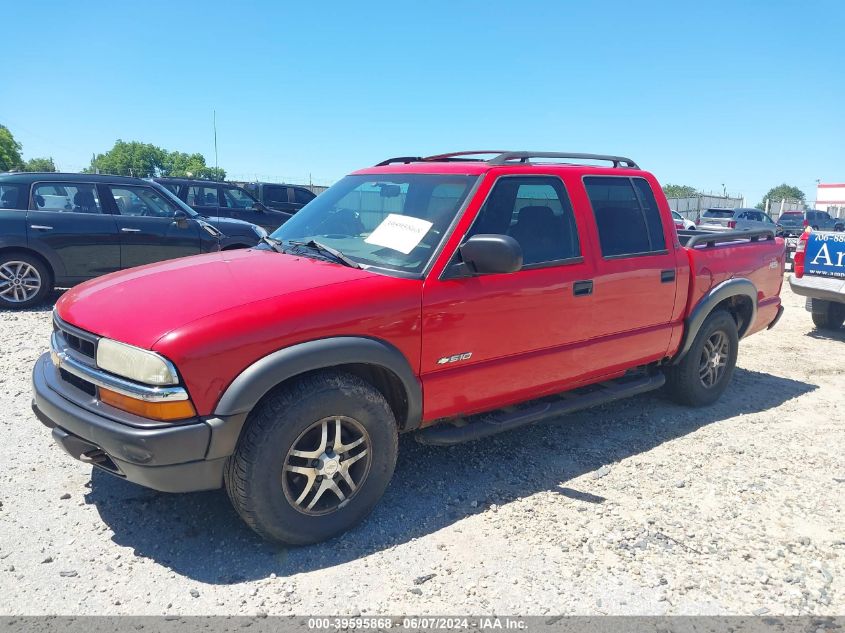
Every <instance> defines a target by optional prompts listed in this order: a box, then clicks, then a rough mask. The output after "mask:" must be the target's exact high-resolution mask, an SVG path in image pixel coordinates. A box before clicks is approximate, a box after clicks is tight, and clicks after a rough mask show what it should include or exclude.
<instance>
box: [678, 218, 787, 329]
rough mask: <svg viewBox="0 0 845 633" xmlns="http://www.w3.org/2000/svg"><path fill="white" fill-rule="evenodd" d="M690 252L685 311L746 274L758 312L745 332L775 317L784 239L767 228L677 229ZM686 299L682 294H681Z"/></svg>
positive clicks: (764, 326) (689, 310)
mask: <svg viewBox="0 0 845 633" xmlns="http://www.w3.org/2000/svg"><path fill="white" fill-rule="evenodd" d="M678 239H679V240H680V242H681V244H682V245H683V246H684V250H685V251H686V253H687V256H688V259H689V267H690V283H689V289H688V293H687V297H686V309H685V311H684V313H685V314H690V313H691V312H692V310H693V308H694V307H695V306H696V304H697V303H698V302H699V301H700V300H701V298H702V297H704V296H705V295H706V294H707V293H708V292H709V291H710V290H712V289H713V288H714V287H716V286H717V285H719V284H720V283H722V282H724V281H727V280H728V279H733V278H745V279H748V280H749V281H751V282H752V283H753V284H754V286H755V287H756V289H757V316H756V319H755V320H754V323H752V324H751V325H750V327H749V328H748V329H747V330H746V331H745V335H749V334H753V333H754V332H757V331H759V330H762V329H764V328H766V327H768V325H769V324H770V323H771V322H772V321H773V320H774V319H775V317H776V316H777V312H778V308H779V306H780V297H779V296H778V295H779V294H780V289H781V285H782V284H783V274H784V267H785V263H786V248H785V242H784V240H783V238H781V237H775V235H774V233H773V232H772V231H771V230H768V229H759V230H752V231H729V232H719V233H707V232H704V231H678ZM678 299H679V300H683V297H680V296H679V297H678Z"/></svg>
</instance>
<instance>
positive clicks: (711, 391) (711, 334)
mask: <svg viewBox="0 0 845 633" xmlns="http://www.w3.org/2000/svg"><path fill="white" fill-rule="evenodd" d="M738 350H739V335H738V333H737V327H736V321H734V318H733V317H732V316H731V315H730V314H729V313H728V312H726V311H724V310H717V311H715V312H713V313H712V314H710V316H708V317H707V319H705V321H704V323H703V324H702V326H701V329H700V330H699V331H698V334H696V336H695V339H694V340H693V342H692V346H691V347H690V349H689V351H688V352H687V354H686V356H684V357H683V358H682V359H681V361H680V362H679V363H678V364H677V365H671V366H669V367H667V368H666V387H667V391H668V393H669V395H670V396H671V397H672V399H674V400H675V401H676V402H679V403H681V404H686V405H690V406H694V407H700V406H705V405H708V404H713V403H714V402H716V400H718V399H719V397H720V396H721V395H722V393H723V392H724V391H725V389H727V387H728V384H729V383H730V381H731V377H732V376H733V371H734V367H735V366H736V357H737V352H738Z"/></svg>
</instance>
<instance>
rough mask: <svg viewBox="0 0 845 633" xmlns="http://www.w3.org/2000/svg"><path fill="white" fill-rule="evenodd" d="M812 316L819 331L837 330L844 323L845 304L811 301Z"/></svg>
mask: <svg viewBox="0 0 845 633" xmlns="http://www.w3.org/2000/svg"><path fill="white" fill-rule="evenodd" d="M812 316H813V324H814V325H815V326H816V327H817V328H819V329H820V330H838V329H839V328H841V327H842V324H843V323H845V304H842V303H835V302H833V301H819V300H818V299H813V312H812Z"/></svg>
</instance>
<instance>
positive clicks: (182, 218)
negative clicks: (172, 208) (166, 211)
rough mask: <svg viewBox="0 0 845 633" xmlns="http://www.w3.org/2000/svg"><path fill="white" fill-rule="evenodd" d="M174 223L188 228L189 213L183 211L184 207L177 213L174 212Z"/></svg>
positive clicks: (181, 227) (182, 227)
mask: <svg viewBox="0 0 845 633" xmlns="http://www.w3.org/2000/svg"><path fill="white" fill-rule="evenodd" d="M173 224H175V225H176V226H178V227H179V228H180V229H186V228H188V214H187V213H185V212H184V211H182V209H178V210H177V211H176V213H174V214H173Z"/></svg>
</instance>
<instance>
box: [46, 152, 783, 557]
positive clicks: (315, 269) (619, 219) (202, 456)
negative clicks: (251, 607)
mask: <svg viewBox="0 0 845 633" xmlns="http://www.w3.org/2000/svg"><path fill="white" fill-rule="evenodd" d="M581 159H590V161H601V160H606V161H610V163H611V165H613V166H612V167H599V166H596V165H594V164H572V163H573V161H575V162H577V161H578V160H581ZM538 160H539V161H540V162H539V163H537V162H535V161H538ZM543 161H545V162H543ZM549 161H552V162H549ZM554 161H558V162H557V163H555V162H554ZM561 161H566V163H567V164H564V163H562V162H561ZM697 233H700V235H681V236H680V240H681V242H683V243H685V244H686V246H682V245H681V244H679V241H678V240H679V236H678V234H677V233H676V231H675V230H674V228H673V226H672V216H671V213H670V211H669V206H668V203H667V201H666V198H665V197H664V195H663V193H662V190H661V188H660V185H659V184H658V182H657V180H656V179H655V178H654V176H652V175H651V174H649V173H648V172H645V171H643V170H641V169H639V167H637V165H636V164H635V163H634V161H632V160H630V159H627V158H621V157H613V156H599V155H582V154H576V155H572V154H548V153H544V154H536V153H531V152H508V153H504V154H501V155H497V156H496V157H495V158H492V159H490V160H481V159H480V158H478V157H477V153H474V152H463V153H457V154H447V155H441V156H436V157H430V158H420V159H408V158H400V159H391V160H387V161H384V162H382V163H380V164H379V165H377V166H375V167H371V168H368V169H363V170H361V171H358V172H355V173H354V174H352V175H350V176H347V177H346V178H344V179H342V180H341V181H340V182H338V183H337V184H335V185H334V186H333V187H331V188H329V189H328V190H327V191H326V192H324V193H322V194H321V195H320V196H318V197H317V199H315V200H314V201H313V202H312V203H310V204H309V205H308V206H307V207H305V208H304V209H303V210H302V211H300V212H299V213H297V214H296V215H295V216H294V217H293V218H292V219H291V220H290V221H288V222H286V223H285V224H284V225H282V227H281V228H279V230H278V231H276V232H275V233H274V234H273V235H272V237H271V238H269V240H268V242H267V243H265V244H262V245H259V246H258V247H256V248H255V249H249V250H244V251H236V252H234V253H231V254H229V255H227V256H223V255H222V254H209V255H204V256H200V257H197V258H193V259H192V262H191V266H184V265H182V264H181V263H180V262H165V263H161V264H156V265H153V266H149V267H147V268H145V269H144V270H143V271H133V272H131V273H116V274H113V275H110V276H109V277H108V279H107V280H94V281H90V282H88V283H86V284H85V285H83V286H80V287H79V288H77V289H74V290H71V291H70V292H68V293H67V294H65V295H64V296H63V297H62V298H61V299H60V300H59V302H58V303H57V304H56V310H55V317H54V318H55V327H56V330H55V332H54V334H53V337H52V342H51V352H50V353H49V354H45V355H43V356H42V357H41V358H40V359H39V360H38V362H37V364H36V365H35V368H34V372H33V381H34V394H35V395H34V405H33V406H34V410H35V412H36V414H37V415H38V417H39V419H40V420H41V421H42V422H43V423H44V424H46V425H47V426H49V427H52V429H53V436H54V437H55V439H56V440H57V441H58V442H59V444H61V445H62V446H63V447H64V448H65V450H66V451H67V452H68V453H69V454H70V455H72V456H75V457H77V458H79V459H82V460H84V461H85V462H86V463H88V464H93V465H95V466H96V467H97V468H100V469H103V470H105V471H108V472H111V473H113V474H116V475H118V476H121V477H124V478H126V479H128V480H129V481H133V482H136V483H139V484H141V485H144V486H147V487H150V488H154V489H157V490H163V491H171V492H185V491H193V490H206V489H215V488H220V487H223V486H224V485H225V488H226V490H227V492H228V494H229V497H230V499H231V501H232V503H233V504H234V506H235V508H236V509H237V511H238V512H239V513H240V515H241V517H242V518H243V519H244V520H245V521H246V522H247V523H248V524H249V525H250V526H251V527H252V528H253V529H254V530H255V531H257V532H258V533H259V534H261V535H263V536H264V537H266V538H269V539H273V540H277V541H282V542H287V543H310V542H315V541H320V540H323V539H326V538H328V537H330V536H332V535H334V534H337V533H339V532H342V531H343V530H346V529H348V528H349V527H350V526H352V525H354V524H355V523H357V522H358V521H360V520H361V519H362V518H363V517H364V516H365V515H367V514H368V513H369V512H370V510H371V509H372V508H373V506H374V505H375V504H376V502H377V501H378V499H379V498H380V497H381V495H382V493H383V492H384V490H385V488H386V486H387V484H388V482H389V480H390V478H391V476H392V474H393V470H394V466H395V464H396V458H397V447H398V443H397V434H398V433H400V432H411V431H414V432H416V433H417V439H418V440H419V441H421V442H423V443H427V444H432V445H450V444H455V443H458V442H464V441H469V440H477V439H479V438H483V437H487V436H489V435H493V434H494V433H499V432H502V431H506V430H512V429H516V428H519V427H522V426H524V425H527V424H531V423H534V422H538V421H540V420H545V419H548V418H555V417H558V416H560V415H561V414H564V413H568V412H570V411H573V410H576V409H580V408H583V407H587V406H592V405H595V404H600V403H604V402H608V401H611V400H615V399H618V398H622V397H626V396H632V395H635V394H639V393H643V392H646V391H649V390H653V389H657V388H659V387H662V386H663V385H664V384H666V386H667V388H668V393H669V394H670V395H671V396H672V397H674V398H675V399H677V400H678V401H679V402H682V403H685V404H687V405H693V406H700V405H707V404H710V403H713V402H714V401H716V400H717V399H718V398H719V397H720V396H721V394H722V393H723V392H724V390H725V389H726V388H727V387H728V384H729V382H730V380H731V376H732V373H733V369H734V364H735V363H736V359H737V352H738V344H739V340H740V339H741V338H743V337H746V336H748V335H750V334H753V333H755V332H758V331H760V330H763V329H765V328H771V327H772V326H774V325H775V323H776V322H777V320H778V319H779V318H780V315H781V313H782V310H783V308H782V307H781V302H780V298H779V296H778V293H779V291H780V287H781V281H782V275H783V240H782V239H780V238H775V237H774V234H773V232H772V231H771V230H758V231H742V232H741V231H733V232H729V233H724V234H719V235H714V234H712V233H705V232H704V231H698V232H697ZM163 287H166V288H167V289H168V301H167V302H163V301H158V300H157V298H158V297H159V296H160V295H161V289H162V288H163ZM643 297H648V300H647V301H646V300H644V299H643ZM588 386H589V388H587V389H585V387H588ZM555 394H563V395H560V396H559V397H556V396H555ZM516 404H520V406H519V407H514V405H516ZM409 502H410V501H409Z"/></svg>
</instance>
